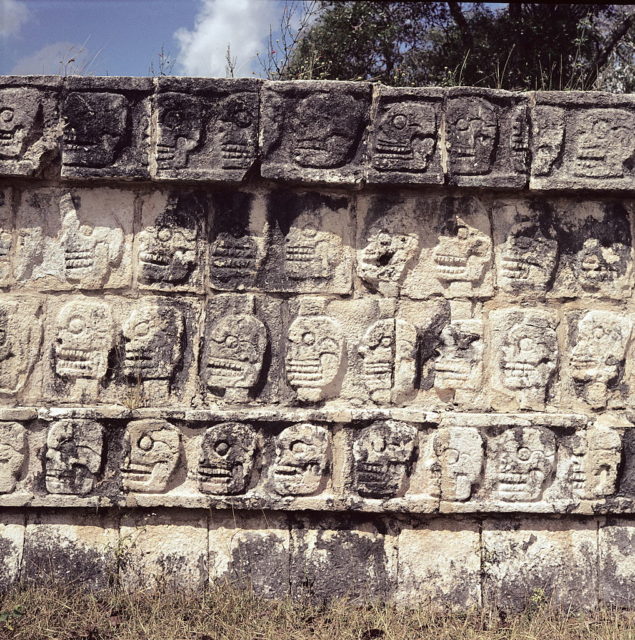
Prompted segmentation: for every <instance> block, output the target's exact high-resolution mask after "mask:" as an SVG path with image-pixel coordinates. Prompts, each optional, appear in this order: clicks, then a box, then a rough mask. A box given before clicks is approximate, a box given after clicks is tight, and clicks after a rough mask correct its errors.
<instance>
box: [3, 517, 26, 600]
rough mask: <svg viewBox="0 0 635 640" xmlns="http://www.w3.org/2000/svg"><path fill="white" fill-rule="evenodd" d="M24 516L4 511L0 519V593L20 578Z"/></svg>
mask: <svg viewBox="0 0 635 640" xmlns="http://www.w3.org/2000/svg"><path fill="white" fill-rule="evenodd" d="M24 531H25V515H24V514H23V513H19V512H17V511H10V510H5V511H4V513H3V515H2V518H1V519H0V567H1V568H0V591H6V590H7V589H8V588H9V587H11V586H12V585H13V584H14V583H15V582H16V581H17V580H18V578H19V577H20V567H21V566H22V559H23V551H24Z"/></svg>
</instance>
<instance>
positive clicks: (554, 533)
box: [482, 518, 598, 611]
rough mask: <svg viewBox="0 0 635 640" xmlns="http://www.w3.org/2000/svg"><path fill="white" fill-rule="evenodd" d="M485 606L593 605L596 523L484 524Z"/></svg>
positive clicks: (520, 521) (511, 608)
mask: <svg viewBox="0 0 635 640" xmlns="http://www.w3.org/2000/svg"><path fill="white" fill-rule="evenodd" d="M482 545H483V571H484V574H483V579H484V580H483V600H484V602H483V604H485V605H494V606H497V607H500V608H501V609H504V610H507V611H520V610H522V609H524V608H525V607H526V606H527V604H528V603H530V602H531V601H532V600H533V601H534V602H536V601H538V602H541V601H543V602H549V603H551V604H553V605H554V606H556V607H563V608H565V609H569V608H570V607H573V608H574V609H576V610H580V609H591V608H593V607H595V606H597V589H598V569H597V567H598V564H597V562H598V548H597V523H596V521H595V520H593V519H586V520H574V519H571V518H568V519H566V520H553V519H550V520H547V519H540V518H538V519H530V518H519V519H514V520H511V521H510V520H509V519H506V520H490V519H486V520H485V521H484V522H483V531H482Z"/></svg>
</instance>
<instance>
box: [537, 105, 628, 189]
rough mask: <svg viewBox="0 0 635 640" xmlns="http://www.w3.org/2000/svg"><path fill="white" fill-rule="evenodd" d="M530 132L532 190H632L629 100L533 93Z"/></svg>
mask: <svg viewBox="0 0 635 640" xmlns="http://www.w3.org/2000/svg"><path fill="white" fill-rule="evenodd" d="M532 131H533V135H532V148H533V162H532V178H531V186H532V187H534V188H536V189H544V188H548V189H632V188H633V185H634V184H635V143H634V142H633V140H634V139H635V100H633V96H631V95H611V94H604V95H600V94H597V93H593V94H585V93H583V92H566V93H564V92H563V93H558V92H550V93H545V92H542V93H541V92H538V93H537V94H536V107H535V108H534V110H533V112H532Z"/></svg>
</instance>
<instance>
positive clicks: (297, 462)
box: [271, 423, 329, 496]
mask: <svg viewBox="0 0 635 640" xmlns="http://www.w3.org/2000/svg"><path fill="white" fill-rule="evenodd" d="M328 468H329V434H328V431H327V430H326V429H325V428H324V427H320V426H318V425H315V424H308V423H303V424H294V425H292V426H290V427H287V428H286V429H284V430H283V431H282V432H281V433H280V434H279V435H278V437H277V438H276V457H275V460H274V463H273V465H272V467H271V483H272V486H273V489H274V491H275V492H276V493H277V494H279V495H281V496H307V495H312V494H315V493H317V492H318V491H319V490H320V488H321V485H322V481H323V479H324V477H325V475H326V473H327V471H328Z"/></svg>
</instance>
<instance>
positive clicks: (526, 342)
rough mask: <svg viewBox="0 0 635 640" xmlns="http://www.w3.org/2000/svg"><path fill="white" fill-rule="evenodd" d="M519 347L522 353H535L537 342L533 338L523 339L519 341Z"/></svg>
mask: <svg viewBox="0 0 635 640" xmlns="http://www.w3.org/2000/svg"><path fill="white" fill-rule="evenodd" d="M518 346H519V347H520V349H521V351H533V350H534V349H535V348H536V342H535V340H532V338H521V339H520V340H519V341H518Z"/></svg>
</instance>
